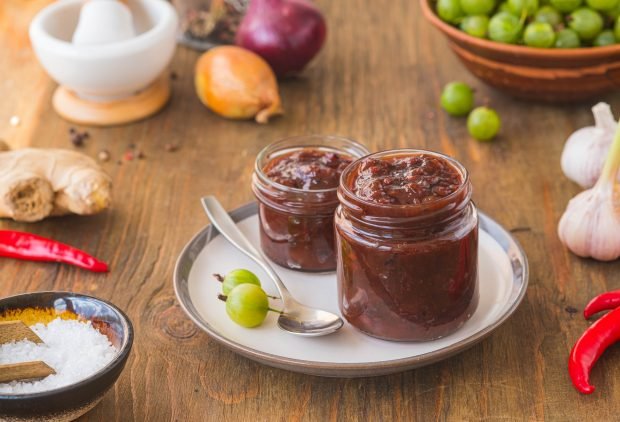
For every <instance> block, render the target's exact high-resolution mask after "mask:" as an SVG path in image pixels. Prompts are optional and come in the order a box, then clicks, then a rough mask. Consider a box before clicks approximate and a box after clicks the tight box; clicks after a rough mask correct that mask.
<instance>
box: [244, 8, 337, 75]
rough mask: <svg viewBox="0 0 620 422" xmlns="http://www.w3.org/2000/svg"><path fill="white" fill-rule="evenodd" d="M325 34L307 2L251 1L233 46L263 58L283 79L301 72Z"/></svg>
mask: <svg viewBox="0 0 620 422" xmlns="http://www.w3.org/2000/svg"><path fill="white" fill-rule="evenodd" d="M326 35H327V27H326V25H325V19H324V18H323V15H322V13H321V12H320V11H319V9H318V8H317V7H316V6H315V5H314V4H313V3H312V2H310V1H308V0H251V1H250V6H249V7H248V10H247V12H246V14H245V16H244V17H243V20H242V21H241V24H240V25H239V28H238V30H237V36H236V44H237V45H239V46H241V47H243V48H247V49H248V50H251V51H254V52H255V53H256V54H258V55H260V56H261V57H263V58H264V59H265V60H266V61H267V62H268V63H269V65H270V66H271V68H272V69H273V71H274V72H275V73H276V75H277V76H278V77H284V76H288V75H291V74H295V73H299V72H301V71H302V70H303V68H304V67H305V66H306V65H307V64H308V62H310V60H312V58H313V57H314V56H316V54H317V53H318V52H319V50H320V49H321V47H322V46H323V43H324V42H325V37H326Z"/></svg>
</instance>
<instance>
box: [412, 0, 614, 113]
mask: <svg viewBox="0 0 620 422" xmlns="http://www.w3.org/2000/svg"><path fill="white" fill-rule="evenodd" d="M420 5H421V7H422V12H423V13H424V16H425V17H426V19H428V20H429V21H430V22H431V23H432V24H433V25H434V26H435V27H436V28H438V29H439V30H440V31H441V32H443V33H444V35H445V36H446V37H447V38H448V41H449V45H450V48H452V50H453V51H454V53H455V54H456V55H457V57H458V58H459V59H460V60H461V62H463V64H464V65H465V66H466V67H467V69H469V71H470V72H471V73H473V74H474V76H476V77H478V78H479V79H481V80H482V81H484V82H486V83H488V84H489V85H491V86H494V87H496V88H499V89H501V90H502V91H506V92H507V93H509V94H511V95H513V96H515V97H518V98H524V99H529V100H538V101H546V102H571V101H580V100H586V99H591V98H592V97H596V96H597V95H601V94H604V93H608V92H609V91H611V90H615V89H618V88H620V44H616V45H612V46H607V47H584V48H570V49H549V48H533V47H526V46H521V45H512V44H502V43H498V42H494V41H490V40H485V39H480V38H476V37H472V36H471V35H468V34H466V33H465V32H463V31H461V30H460V29H458V28H456V27H454V26H452V25H450V24H448V23H446V22H444V21H442V20H441V19H440V18H439V17H438V16H437V15H436V14H435V10H434V2H433V1H432V0H420Z"/></svg>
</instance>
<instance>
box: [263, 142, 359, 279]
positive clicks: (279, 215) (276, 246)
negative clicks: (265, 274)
mask: <svg viewBox="0 0 620 422" xmlns="http://www.w3.org/2000/svg"><path fill="white" fill-rule="evenodd" d="M296 153H298V154H297V155H295V156H293V155H292V154H296ZM299 154H306V155H308V154H315V155H316V156H317V157H321V156H323V155H325V157H328V158H330V159H332V160H346V162H344V161H341V162H340V170H337V169H335V168H334V169H332V168H331V167H328V166H323V167H321V168H319V170H317V169H316V168H313V167H312V163H311V162H310V163H309V162H305V163H302V162H301V161H300V162H299V163H297V162H295V161H289V162H288V163H289V164H292V166H289V168H287V169H284V171H280V173H275V171H276V170H277V169H275V170H274V166H275V165H277V163H283V162H284V161H283V160H284V159H286V158H287V157H293V158H290V160H294V159H297V160H301V158H300V157H299ZM366 154H368V150H367V149H366V148H365V147H364V146H362V145H360V144H359V143H357V142H355V141H352V140H350V139H345V138H339V137H335V136H319V135H311V136H298V137H293V138H288V139H285V140H282V141H279V142H276V143H273V144H271V145H269V146H267V147H266V148H265V149H263V150H262V151H261V152H260V153H259V154H258V157H257V158H256V164H255V168H254V175H253V177H252V190H253V191H254V194H255V196H256V198H257V199H258V202H259V218H260V242H261V248H262V250H263V252H264V253H265V255H267V257H269V258H270V259H271V260H272V261H274V262H275V263H277V264H279V265H281V266H283V267H286V268H290V269H294V270H301V271H315V272H325V271H334V270H335V269H336V253H335V240H334V211H335V210H336V207H337V206H338V196H337V189H338V183H339V180H340V172H341V171H342V168H344V167H343V166H346V165H348V164H349V163H350V162H352V161H354V160H355V159H357V158H359V157H362V156H364V155H366ZM295 157H297V158H295ZM338 162H339V161H335V164H338ZM336 171H337V172H338V173H334V172H336ZM268 173H269V174H270V175H268ZM288 176H290V177H297V176H299V177H305V178H307V179H305V180H306V182H307V185H308V186H305V187H302V188H299V187H295V186H291V185H293V183H290V184H289V183H288V181H286V180H283V179H282V177H288ZM278 178H279V179H278ZM313 178H314V179H313ZM319 178H321V179H319ZM274 179H277V180H278V181H277V180H274ZM291 180H292V179H291ZM322 182H329V183H331V184H327V185H326V184H325V183H322ZM321 183H322V184H321ZM313 185H314V186H313ZM325 186H327V187H326V188H320V189H318V188H317V187H325Z"/></svg>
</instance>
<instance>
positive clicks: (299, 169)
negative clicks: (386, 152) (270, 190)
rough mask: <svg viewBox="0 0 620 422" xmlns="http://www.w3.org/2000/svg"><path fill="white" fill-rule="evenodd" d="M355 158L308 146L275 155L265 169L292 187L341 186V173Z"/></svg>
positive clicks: (276, 178) (267, 173) (272, 178)
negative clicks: (339, 184) (339, 183)
mask: <svg viewBox="0 0 620 422" xmlns="http://www.w3.org/2000/svg"><path fill="white" fill-rule="evenodd" d="M351 161H353V159H352V158H351V157H350V156H347V155H343V154H338V153H336V152H331V151H323V150H319V149H315V148H304V149H301V150H298V151H293V152H289V153H286V154H282V155H279V156H277V157H274V158H273V159H272V160H271V161H269V162H268V163H267V165H266V166H265V168H264V169H263V172H264V173H265V174H266V175H267V177H268V178H269V179H271V180H273V181H274V182H276V183H279V184H281V185H284V186H288V187H291V188H296V189H303V190H316V189H331V188H336V187H338V182H339V181H340V174H341V173H342V171H343V170H344V169H345V167H346V166H348V165H349V164H350V163H351Z"/></svg>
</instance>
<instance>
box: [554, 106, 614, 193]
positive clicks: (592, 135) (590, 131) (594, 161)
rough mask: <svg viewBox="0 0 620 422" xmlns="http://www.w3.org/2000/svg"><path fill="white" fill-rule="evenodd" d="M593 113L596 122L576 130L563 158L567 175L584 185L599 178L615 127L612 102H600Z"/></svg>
mask: <svg viewBox="0 0 620 422" xmlns="http://www.w3.org/2000/svg"><path fill="white" fill-rule="evenodd" d="M592 113H593V114H594V120H595V123H596V125H595V126H586V127H583V128H581V129H578V130H577V131H575V132H574V133H573V134H572V135H571V136H570V137H569V138H568V140H567V141H566V144H565V146H564V150H563V151H562V158H561V166H562V171H563V172H564V174H565V175H566V177H568V178H569V179H570V180H572V181H574V182H575V183H577V184H578V185H580V186H581V187H584V188H590V187H592V186H594V184H595V183H596V181H597V180H598V178H599V176H600V174H601V171H602V169H603V164H604V162H605V157H606V155H607V151H608V150H609V146H610V145H611V142H612V140H613V136H614V132H615V127H616V121H615V119H614V116H613V114H612V112H611V108H610V107H609V104H606V103H598V104H597V105H595V106H594V107H592Z"/></svg>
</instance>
